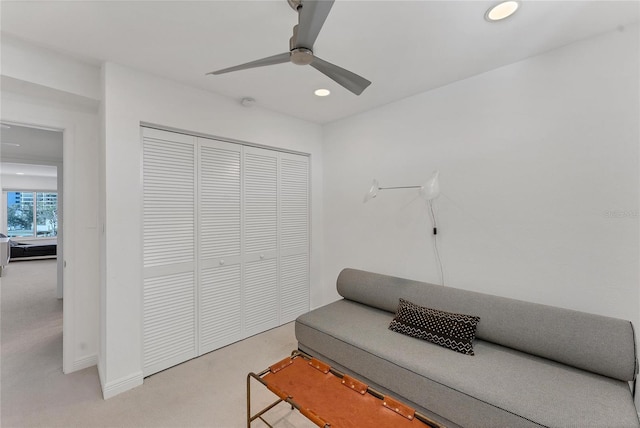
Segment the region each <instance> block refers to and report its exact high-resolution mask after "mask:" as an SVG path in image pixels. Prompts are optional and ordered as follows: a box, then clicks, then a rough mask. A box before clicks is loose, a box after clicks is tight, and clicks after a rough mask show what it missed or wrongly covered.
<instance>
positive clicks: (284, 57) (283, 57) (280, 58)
mask: <svg viewBox="0 0 640 428" xmlns="http://www.w3.org/2000/svg"><path fill="white" fill-rule="evenodd" d="M290 58H291V54H290V53H289V52H285V53H281V54H278V55H273V56H270V57H267V58H262V59H258V60H256V61H251V62H248V63H246V64H241V65H236V66H235V67H229V68H224V69H222V70H217V71H211V72H209V73H207V74H216V75H218V74H224V73H230V72H232V71H238V70H246V69H248V68H256V67H264V66H265V65H274V64H282V63H284V62H289V61H290Z"/></svg>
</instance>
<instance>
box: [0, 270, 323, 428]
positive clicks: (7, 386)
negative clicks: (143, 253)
mask: <svg viewBox="0 0 640 428" xmlns="http://www.w3.org/2000/svg"><path fill="white" fill-rule="evenodd" d="M55 278H56V261H55V260H34V261H23V262H12V263H10V264H9V267H8V269H7V270H6V271H5V272H4V273H3V276H2V278H1V279H0V281H1V283H0V300H1V316H0V322H1V345H2V346H1V348H2V349H1V355H0V357H1V362H0V394H1V395H0V425H1V426H2V427H5V428H13V427H16V428H18V427H214V428H217V427H220V428H236V427H246V426H247V425H246V376H247V373H248V372H250V371H253V372H259V371H261V370H263V369H265V368H267V367H268V366H269V365H271V364H273V363H275V362H277V361H279V360H281V359H282V358H284V357H285V356H287V355H289V354H290V352H291V351H292V350H293V349H295V348H296V346H297V343H296V340H295V336H294V330H293V323H290V324H286V325H284V326H282V327H278V328H275V329H273V330H270V331H268V332H265V333H262V334H259V335H256V336H253V337H251V338H248V339H246V340H243V341H240V342H237V343H235V344H233V345H230V346H227V347H225V348H222V349H219V350H217V351H214V352H211V353H209V354H206V355H203V356H202V357H199V358H196V359H193V360H191V361H188V362H186V363H183V364H181V365H179V366H176V367H173V368H171V369H169V370H165V371H163V372H161V373H158V374H155V375H153V376H151V377H149V378H146V379H145V380H144V385H142V386H140V387H137V388H134V389H132V390H130V391H127V392H125V393H122V394H120V395H118V396H116V397H113V398H111V399H109V400H104V399H103V398H102V392H101V389H100V381H99V379H98V372H97V369H96V367H90V368H87V369H84V370H80V371H77V372H74V373H71V374H67V375H65V374H63V373H62V301H61V300H58V299H56V297H55V289H56V287H55ZM96 333H97V332H96ZM252 382H253V383H252V398H253V399H254V403H253V404H254V406H252V407H253V411H254V412H255V411H256V410H257V409H259V408H261V407H263V406H265V405H266V404H268V403H270V402H272V401H273V400H274V398H275V397H274V396H273V395H272V394H271V393H270V392H268V391H267V390H266V389H265V388H264V387H262V385H260V384H259V383H257V382H255V381H252ZM265 419H267V420H268V421H269V422H270V423H271V424H273V425H274V427H279V428H291V427H299V428H302V427H304V428H307V427H312V426H314V425H313V424H311V423H310V422H309V421H307V420H306V419H305V418H304V417H302V416H301V415H300V414H299V413H298V412H296V411H291V409H290V407H289V406H287V405H286V404H280V405H279V406H278V407H276V408H275V409H274V410H273V411H271V412H269V413H268V414H267V415H265ZM251 426H252V427H264V426H266V425H265V424H263V423H262V422H261V421H259V420H257V421H255V422H254V423H253V424H252V425H251Z"/></svg>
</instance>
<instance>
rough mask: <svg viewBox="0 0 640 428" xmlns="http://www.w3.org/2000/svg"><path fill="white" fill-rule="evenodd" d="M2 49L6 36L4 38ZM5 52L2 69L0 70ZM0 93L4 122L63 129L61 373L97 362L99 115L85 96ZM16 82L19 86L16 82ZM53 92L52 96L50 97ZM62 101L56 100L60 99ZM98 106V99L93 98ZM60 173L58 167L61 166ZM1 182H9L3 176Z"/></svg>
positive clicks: (25, 85) (29, 88)
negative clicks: (62, 351) (74, 101)
mask: <svg viewBox="0 0 640 428" xmlns="http://www.w3.org/2000/svg"><path fill="white" fill-rule="evenodd" d="M3 48H4V37H3ZM4 66H5V64H4V56H3V71H4ZM2 79H3V80H2V82H3V91H2V96H1V100H0V101H1V112H2V114H1V117H0V118H1V119H2V121H3V122H4V121H7V122H14V123H18V124H23V125H27V126H28V125H37V126H42V127H48V128H52V129H58V130H63V131H64V134H63V151H64V153H63V158H64V169H63V170H62V175H63V177H64V180H63V189H60V188H58V196H59V197H60V199H63V204H64V206H63V207H59V208H63V212H64V218H63V230H64V231H63V234H64V239H60V238H59V239H58V245H59V247H60V246H62V247H63V248H62V254H63V257H64V260H66V261H67V266H66V268H65V269H64V284H65V290H64V307H63V311H64V315H63V324H64V325H63V328H64V336H63V342H64V353H63V354H64V355H63V359H64V363H63V369H64V372H65V373H70V372H73V371H76V370H80V369H83V368H85V367H89V366H92V365H95V364H96V362H97V353H98V296H99V295H98V292H99V286H98V284H99V278H98V233H97V232H98V231H97V218H98V115H97V109H95V108H90V107H88V105H87V103H86V99H84V98H81V99H80V102H79V104H73V102H72V100H73V99H76V96H75V95H73V94H69V93H63V92H62V91H59V90H57V89H55V88H51V87H47V88H45V87H42V86H39V85H33V84H32V83H30V82H28V81H22V80H20V81H18V80H17V79H11V82H12V83H13V84H12V85H7V86H10V87H11V89H12V90H11V91H9V90H8V89H7V86H5V85H4V83H5V82H6V80H5V76H4V75H3V78H2ZM16 82H18V83H19V84H16ZM52 94H56V95H54V96H53V97H52V96H51V95H52ZM61 99H64V100H66V101H65V103H60V100H61ZM96 105H97V102H96ZM59 171H60V169H59ZM2 185H3V186H5V187H6V186H7V183H6V181H5V180H3V182H2Z"/></svg>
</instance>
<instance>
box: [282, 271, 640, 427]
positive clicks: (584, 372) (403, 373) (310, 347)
mask: <svg viewBox="0 0 640 428" xmlns="http://www.w3.org/2000/svg"><path fill="white" fill-rule="evenodd" d="M337 287H338V292H339V293H340V295H341V296H342V297H344V299H342V300H339V301H336V302H334V303H331V304H329V305H327V306H323V307H321V308H318V309H316V310H313V311H311V312H309V313H307V314H304V315H302V316H300V317H299V318H298V319H297V320H296V324H295V331H296V338H297V340H298V346H299V349H300V350H302V351H304V352H306V353H308V354H310V355H312V356H314V357H316V358H319V359H321V360H324V361H325V362H327V363H328V364H330V365H332V366H333V367H335V368H336V369H338V370H341V371H345V372H347V373H350V374H352V375H355V376H357V377H359V378H360V379H362V380H363V381H365V382H367V383H369V385H371V386H372V387H374V388H377V389H380V390H382V391H383V392H386V393H392V394H394V395H396V396H399V397H402V398H404V400H405V401H406V402H407V403H408V404H410V405H412V406H414V407H415V408H416V409H417V410H419V411H421V412H423V413H424V414H426V415H427V416H430V417H432V418H433V419H435V420H437V421H439V422H441V423H443V424H445V425H447V426H463V427H540V426H545V427H607V428H608V427H612V428H613V427H616V428H617V427H620V428H626V427H639V426H640V423H639V421H638V414H637V412H636V408H635V405H634V401H633V397H632V392H631V390H632V386H631V383H633V384H635V377H636V373H637V360H636V349H635V335H634V332H633V327H632V325H631V323H630V322H629V321H624V320H620V319H615V318H608V317H603V316H599V315H593V314H587V313H583V312H577V311H572V310H568V309H561V308H556V307H552V306H545V305H539V304H534V303H528V302H523V301H519V300H513V299H507V298H503V297H497V296H491V295H488V294H481V293H476V292H472V291H466V290H460V289H455V288H451V287H442V286H439V285H434V284H428V283H424V282H418V281H411V280H406V279H401V278H396V277H391V276H385V275H380V274H375V273H371V272H365V271H359V270H354V269H345V270H343V271H342V272H341V273H340V275H339V277H338V281H337ZM400 298H403V299H406V300H409V301H411V302H413V303H416V304H418V305H422V306H427V307H430V308H435V309H440V310H443V311H449V312H456V313H464V314H469V315H477V316H479V317H480V322H479V324H478V327H477V331H476V339H475V341H474V342H473V348H474V351H475V355H473V356H471V355H464V354H462V353H458V352H455V351H452V350H450V349H447V348H443V347H440V346H438V345H434V344H432V343H430V342H427V341H424V340H420V339H416V338H413V337H409V336H405V335H403V334H400V333H396V332H393V331H390V330H389V329H388V326H389V323H390V322H391V320H392V319H393V316H394V312H395V311H396V308H397V306H398V301H399V299H400Z"/></svg>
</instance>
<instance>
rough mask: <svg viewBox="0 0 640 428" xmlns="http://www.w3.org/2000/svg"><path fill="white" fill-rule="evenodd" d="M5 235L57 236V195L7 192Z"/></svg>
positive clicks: (51, 193) (50, 193) (53, 193)
mask: <svg viewBox="0 0 640 428" xmlns="http://www.w3.org/2000/svg"><path fill="white" fill-rule="evenodd" d="M7 235H9V237H18V236H19V237H34V238H36V237H48V236H57V235H58V194H57V193H55V192H7Z"/></svg>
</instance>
